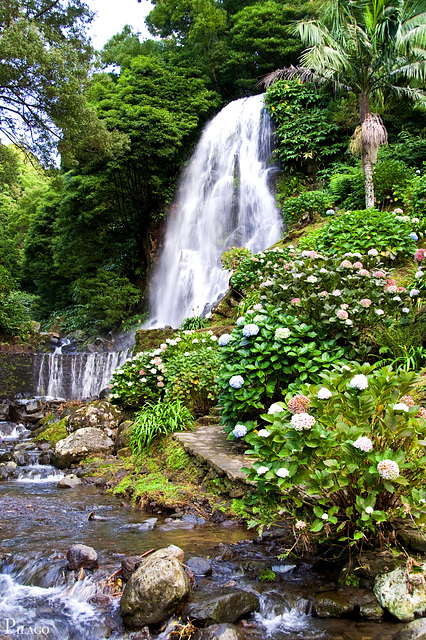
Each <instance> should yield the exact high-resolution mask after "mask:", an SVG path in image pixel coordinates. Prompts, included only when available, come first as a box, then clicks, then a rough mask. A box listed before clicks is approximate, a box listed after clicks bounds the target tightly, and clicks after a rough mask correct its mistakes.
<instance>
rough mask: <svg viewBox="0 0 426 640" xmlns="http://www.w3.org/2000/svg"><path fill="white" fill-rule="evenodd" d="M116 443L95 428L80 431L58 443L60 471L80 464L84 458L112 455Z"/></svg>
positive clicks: (57, 454) (56, 450)
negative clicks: (74, 464)
mask: <svg viewBox="0 0 426 640" xmlns="http://www.w3.org/2000/svg"><path fill="white" fill-rule="evenodd" d="M113 448H114V443H113V441H112V440H111V438H108V436H106V435H105V434H104V433H103V431H101V430H100V429H95V428H94V427H86V428H84V429H78V430H77V431H75V432H74V433H72V434H71V435H69V436H68V438H64V440H59V442H57V443H56V447H55V453H56V457H57V464H58V466H59V468H60V469H65V468H66V467H69V466H70V465H71V464H72V463H73V462H79V461H80V460H81V459H82V458H83V457H84V456H86V455H88V454H89V455H90V454H95V453H98V454H99V453H101V454H108V453H111V452H112V450H113Z"/></svg>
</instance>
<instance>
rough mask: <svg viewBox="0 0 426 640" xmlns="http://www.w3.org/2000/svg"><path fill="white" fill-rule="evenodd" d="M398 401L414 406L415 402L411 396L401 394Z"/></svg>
mask: <svg viewBox="0 0 426 640" xmlns="http://www.w3.org/2000/svg"><path fill="white" fill-rule="evenodd" d="M400 402H403V403H404V404H406V405H407V406H409V407H414V405H415V404H416V403H415V402H414V400H413V398H412V397H411V396H402V398H401V400H400Z"/></svg>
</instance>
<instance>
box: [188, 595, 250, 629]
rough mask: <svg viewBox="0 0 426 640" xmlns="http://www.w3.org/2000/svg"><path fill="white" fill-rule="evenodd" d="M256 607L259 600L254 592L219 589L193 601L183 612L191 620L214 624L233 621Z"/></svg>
mask: <svg viewBox="0 0 426 640" xmlns="http://www.w3.org/2000/svg"><path fill="white" fill-rule="evenodd" d="M258 608H259V600H258V598H257V596H255V595H254V593H250V592H249V591H242V590H239V589H235V590H233V591H229V592H227V593H226V592H225V593H223V591H221V592H218V593H217V594H213V595H210V596H208V597H207V598H205V599H203V600H200V601H199V602H193V603H191V604H190V605H189V606H188V607H187V608H186V611H185V613H186V614H187V615H188V617H189V618H190V619H191V620H196V621H197V622H203V623H204V624H207V625H214V624H221V623H223V622H231V623H232V622H235V621H236V620H238V618H241V617H242V616H245V615H247V614H248V613H252V612H253V611H256V610H257V609H258Z"/></svg>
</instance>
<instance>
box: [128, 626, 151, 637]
mask: <svg viewBox="0 0 426 640" xmlns="http://www.w3.org/2000/svg"><path fill="white" fill-rule="evenodd" d="M150 637H151V636H150V634H149V629H148V627H144V628H143V629H141V630H140V631H138V633H134V634H133V635H132V640H149V639H150Z"/></svg>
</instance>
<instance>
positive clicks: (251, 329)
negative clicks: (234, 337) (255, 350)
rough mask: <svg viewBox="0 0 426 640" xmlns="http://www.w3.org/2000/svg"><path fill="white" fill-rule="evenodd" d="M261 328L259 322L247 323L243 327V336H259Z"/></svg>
mask: <svg viewBox="0 0 426 640" xmlns="http://www.w3.org/2000/svg"><path fill="white" fill-rule="evenodd" d="M259 331H260V329H259V327H258V325H257V324H246V325H245V327H244V328H243V336H244V337H245V338H251V337H252V336H257V334H258V333H259Z"/></svg>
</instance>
